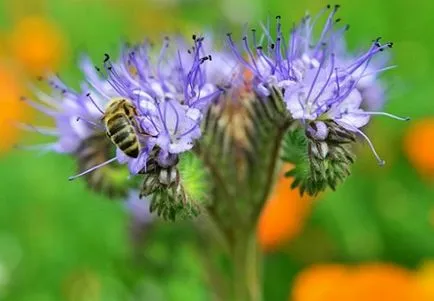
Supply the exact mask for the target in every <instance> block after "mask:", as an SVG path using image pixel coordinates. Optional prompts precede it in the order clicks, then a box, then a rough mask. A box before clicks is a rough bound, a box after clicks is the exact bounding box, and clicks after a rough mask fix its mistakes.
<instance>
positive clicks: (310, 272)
mask: <svg viewBox="0 0 434 301" xmlns="http://www.w3.org/2000/svg"><path fill="white" fill-rule="evenodd" d="M291 300H293V301H341V300H342V301H347V300H348V301H432V300H434V299H432V298H429V297H428V296H427V294H426V292H425V291H424V290H423V288H422V286H421V285H420V282H419V279H418V277H417V276H416V274H415V273H413V272H411V271H409V270H406V269H404V268H401V267H399V266H395V265H391V264H387V263H370V264H361V265H359V266H344V265H334V264H325V265H317V266H313V267H310V268H308V269H306V270H304V271H302V272H301V273H300V274H299V275H298V276H297V278H296V280H295V282H294V285H293V290H292V296H291Z"/></svg>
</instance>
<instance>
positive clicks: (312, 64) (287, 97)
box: [228, 5, 407, 164]
mask: <svg viewBox="0 0 434 301" xmlns="http://www.w3.org/2000/svg"><path fill="white" fill-rule="evenodd" d="M338 9H339V6H338V5H336V6H334V7H331V6H330V5H328V6H327V7H326V8H324V10H323V11H322V12H321V13H320V14H318V15H316V16H315V17H313V18H312V17H311V16H309V15H307V16H305V17H304V18H303V20H302V21H301V23H300V24H299V25H298V26H295V27H294V28H293V29H292V30H291V35H290V37H289V38H287V37H285V36H284V34H283V31H282V26H281V21H280V20H281V17H280V16H278V17H276V33H275V34H274V37H273V33H272V32H271V30H270V29H269V28H268V27H266V26H263V27H264V28H263V35H262V37H261V38H260V39H258V37H257V31H256V30H252V35H251V39H249V37H248V36H247V35H246V36H244V37H243V47H242V50H240V48H239V47H238V45H237V44H236V43H235V41H234V40H233V38H232V36H231V35H230V34H229V35H228V45H229V46H230V48H231V49H232V51H233V53H234V55H235V56H236V57H237V58H238V60H239V62H240V63H241V64H242V65H243V66H244V67H245V68H247V69H249V70H250V71H251V72H252V73H253V79H252V84H253V88H254V90H255V91H256V93H257V94H258V95H260V96H263V97H267V96H269V95H271V93H272V90H273V89H274V88H276V87H277V88H278V89H280V91H281V92H282V95H283V101H284V102H285V104H286V108H287V110H288V111H289V112H290V115H291V117H292V118H293V119H294V120H299V121H300V122H301V123H302V124H303V125H304V126H305V127H306V130H307V131H308V132H310V133H311V135H310V136H311V137H314V138H315V139H317V140H325V139H326V138H327V137H328V135H329V132H330V128H329V126H330V124H331V123H330V122H328V123H325V122H327V121H333V123H334V124H336V125H338V126H339V127H341V128H343V129H344V130H345V131H348V132H354V133H358V134H360V135H361V136H362V137H364V138H365V139H366V140H367V141H368V143H369V145H370V147H371V149H372V151H373V153H374V155H375V156H376V158H377V160H378V162H379V163H380V164H383V163H384V162H383V160H382V159H380V157H379V156H378V155H377V153H376V151H375V149H374V148H373V146H372V143H371V142H370V140H369V139H368V137H367V136H366V135H365V134H364V133H363V132H362V131H361V130H360V128H361V127H363V126H365V125H366V124H367V123H368V122H369V119H370V116H372V115H386V116H389V117H392V118H396V119H399V120H407V118H400V117H397V116H394V115H391V114H388V113H385V112H371V111H365V110H363V109H362V107H361V106H362V102H363V100H364V98H363V92H365V97H366V96H368V95H367V94H369V93H370V94H373V93H374V94H375V92H373V91H378V92H379V94H377V95H371V98H370V99H376V100H377V101H378V102H381V100H380V99H378V98H381V96H382V94H381V89H380V88H379V86H377V81H376V80H375V76H376V75H377V74H378V73H380V72H382V71H384V70H387V69H389V68H387V67H386V68H378V69H376V68H375V66H372V65H370V62H371V61H372V59H373V58H374V56H377V55H378V54H379V53H381V52H383V51H384V50H386V49H387V48H391V47H392V45H393V43H390V42H389V43H385V44H381V43H380V38H377V39H375V40H374V41H373V42H372V44H371V45H370V47H369V48H368V50H367V51H365V52H364V53H362V54H361V55H360V56H358V57H356V58H353V59H351V60H350V59H349V56H348V55H346V53H345V52H344V47H343V42H342V41H343V34H344V33H345V32H346V31H347V30H348V28H349V26H347V25H346V26H343V27H339V26H338V24H339V23H340V21H341V20H340V19H339V18H337V19H336V18H335V15H336V12H337V10H338ZM328 10H331V12H330V13H329V14H328V16H327V17H326V21H325V25H324V27H323V29H322V32H321V34H320V36H319V38H318V39H314V38H313V32H314V27H315V25H316V24H317V23H318V21H319V19H320V18H321V17H322V16H323V15H324V13H325V12H326V11H328ZM264 41H265V42H264ZM371 107H372V106H371Z"/></svg>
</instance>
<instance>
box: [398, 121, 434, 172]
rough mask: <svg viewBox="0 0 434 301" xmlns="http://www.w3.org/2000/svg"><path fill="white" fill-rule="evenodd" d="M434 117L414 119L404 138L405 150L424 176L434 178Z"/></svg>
mask: <svg viewBox="0 0 434 301" xmlns="http://www.w3.org/2000/svg"><path fill="white" fill-rule="evenodd" d="M433 141H434V117H431V118H426V119H422V120H418V121H413V122H412V124H411V125H410V127H409V128H408V131H407V134H406V136H405V138H404V150H405V152H406V154H407V157H408V159H409V160H410V162H411V163H412V164H413V166H414V167H415V168H416V169H417V171H418V172H420V173H421V174H422V175H423V176H427V177H430V178H434V144H433Z"/></svg>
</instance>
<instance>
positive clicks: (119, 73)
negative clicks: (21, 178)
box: [26, 36, 220, 178]
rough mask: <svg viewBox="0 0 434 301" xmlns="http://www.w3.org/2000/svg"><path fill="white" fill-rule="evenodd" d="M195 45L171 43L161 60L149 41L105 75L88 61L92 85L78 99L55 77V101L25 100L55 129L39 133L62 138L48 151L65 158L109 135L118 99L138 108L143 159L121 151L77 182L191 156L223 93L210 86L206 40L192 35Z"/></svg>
mask: <svg viewBox="0 0 434 301" xmlns="http://www.w3.org/2000/svg"><path fill="white" fill-rule="evenodd" d="M193 40H194V46H193V47H192V48H188V47H187V46H186V43H184V42H183V41H177V42H176V43H170V41H169V39H168V38H165V40H164V43H163V45H162V47H161V50H160V52H159V54H158V55H154V54H155V53H154V52H155V50H154V49H153V46H152V44H151V43H149V42H145V43H143V44H141V45H137V46H134V47H124V49H123V50H122V53H121V56H120V58H119V60H117V61H116V62H112V61H111V59H110V56H109V55H108V54H105V59H104V63H103V66H102V68H99V67H95V66H94V65H93V64H92V61H91V60H90V59H89V58H87V57H84V58H82V60H81V64H80V66H81V69H82V71H83V72H84V74H85V77H86V81H85V82H84V83H83V84H82V86H81V89H80V91H78V92H77V91H75V90H73V89H72V88H70V87H68V86H67V85H66V84H65V83H63V82H62V81H61V80H60V79H59V78H58V77H57V76H49V77H48V78H47V81H48V83H49V84H50V86H51V87H52V88H53V89H52V94H51V95H49V94H45V93H44V92H42V91H40V90H35V95H36V97H37V98H38V99H39V100H40V102H34V101H32V100H29V99H26V100H27V102H28V103H29V104H31V105H32V106H33V107H35V108H36V109H38V110H40V111H42V112H43V113H45V114H47V115H49V116H52V117H53V118H54V120H55V122H56V128H55V129H46V128H38V127H34V129H36V130H37V131H39V132H42V133H44V134H53V135H55V136H57V137H58V140H57V141H56V142H55V143H52V144H49V145H46V146H44V148H45V149H47V150H53V151H56V152H60V153H74V152H76V151H77V149H78V148H79V146H80V144H81V143H82V141H84V140H85V139H87V138H88V137H90V136H93V135H95V134H100V133H105V132H106V130H107V129H106V125H105V124H104V122H103V119H102V117H103V116H104V114H105V108H106V106H107V104H108V103H109V102H110V101H111V100H112V99H114V98H125V99H127V100H129V101H130V102H131V103H132V104H133V105H134V107H135V108H136V116H134V117H133V118H134V124H135V125H136V126H137V127H136V129H135V130H136V134H137V136H138V140H139V143H140V153H139V155H138V157H137V158H131V157H128V156H127V155H126V154H124V153H123V152H122V150H120V149H119V148H118V149H117V152H116V157H114V158H111V159H109V160H107V161H105V162H103V163H101V164H99V165H97V166H94V167H92V168H91V169H89V170H86V171H83V173H82V174H80V175H78V176H81V175H83V174H84V173H88V172H90V171H93V170H95V169H97V168H100V167H102V166H103V165H106V164H108V163H111V162H113V161H118V162H120V163H124V164H128V167H129V170H130V172H131V173H132V174H137V173H139V172H143V171H146V167H147V163H148V160H149V159H150V158H149V157H150V155H151V154H153V155H155V158H153V159H155V161H156V162H157V163H158V164H159V165H161V166H162V167H167V166H170V165H173V164H174V163H175V162H176V159H177V155H178V154H179V153H182V152H184V151H187V150H189V149H191V148H192V146H193V142H194V140H196V139H198V138H199V137H200V136H201V130H200V123H201V120H202V118H203V113H204V111H205V110H206V109H207V107H208V106H209V104H210V103H211V102H212V101H213V100H214V99H216V98H217V97H218V95H219V93H220V89H218V88H217V87H216V86H215V85H212V84H210V83H209V81H208V80H207V77H208V76H210V75H211V76H212V74H213V72H212V70H211V71H210V70H208V71H207V72H206V71H205V70H204V68H203V66H202V65H203V63H205V62H206V61H211V60H212V57H211V55H204V49H203V38H198V37H196V36H193ZM172 45H178V47H177V48H175V47H171V46H172ZM174 48H175V49H174ZM155 57H157V58H156V59H155ZM73 178H74V177H73Z"/></svg>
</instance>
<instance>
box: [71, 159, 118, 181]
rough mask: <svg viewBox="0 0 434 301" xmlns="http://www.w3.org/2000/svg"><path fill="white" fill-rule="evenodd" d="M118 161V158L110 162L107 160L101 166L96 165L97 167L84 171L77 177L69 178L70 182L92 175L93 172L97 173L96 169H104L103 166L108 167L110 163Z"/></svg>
mask: <svg viewBox="0 0 434 301" xmlns="http://www.w3.org/2000/svg"><path fill="white" fill-rule="evenodd" d="M116 160H117V158H116V157H114V158H111V159H110V160H107V161H105V162H103V163H101V164H98V165H96V166H94V167H91V168H89V169H87V170H85V171H83V172H82V173H79V174H78V175H75V176H72V177H69V178H68V181H73V180H75V179H77V178H79V177H82V176H84V175H87V174H88V173H91V172H93V171H95V170H96V169H98V168H101V167H103V166H106V165H108V164H110V163H112V162H114V161H116Z"/></svg>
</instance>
